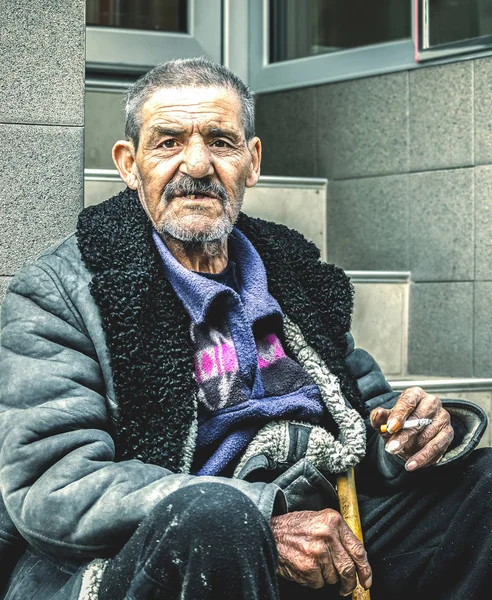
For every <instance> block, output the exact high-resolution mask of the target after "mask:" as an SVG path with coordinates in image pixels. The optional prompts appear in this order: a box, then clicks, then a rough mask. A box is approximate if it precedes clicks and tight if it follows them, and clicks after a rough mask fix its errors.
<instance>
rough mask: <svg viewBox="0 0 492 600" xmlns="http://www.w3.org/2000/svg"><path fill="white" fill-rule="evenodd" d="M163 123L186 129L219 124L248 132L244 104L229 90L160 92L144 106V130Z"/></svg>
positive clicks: (171, 89)
mask: <svg viewBox="0 0 492 600" xmlns="http://www.w3.org/2000/svg"><path fill="white" fill-rule="evenodd" d="M159 122H161V123H167V124H176V125H181V126H183V127H189V126H192V125H193V124H196V125H198V126H200V125H206V124H209V123H215V124H217V125H227V126H228V127H229V128H231V127H233V128H235V129H237V130H238V132H244V123H243V115H242V107H241V101H240V98H239V96H238V94H237V92H236V91H235V90H234V89H232V88H229V87H178V88H176V87H173V88H160V89H158V90H156V91H155V92H154V93H153V94H152V95H151V96H150V97H149V98H148V99H147V100H146V101H145V103H144V104H143V106H142V110H141V114H140V123H141V130H142V131H143V130H148V129H149V128H151V127H152V126H153V125H154V124H156V123H159Z"/></svg>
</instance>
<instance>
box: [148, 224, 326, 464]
mask: <svg viewBox="0 0 492 600" xmlns="http://www.w3.org/2000/svg"><path fill="white" fill-rule="evenodd" d="M153 239H154V242H155V244H156V247H157V249H158V251H159V254H160V256H161V258H162V262H163V268H164V273H165V276H166V277H167V279H168V280H169V281H170V282H171V284H172V286H173V288H174V289H175V291H176V293H177V295H178V297H179V298H180V299H181V301H182V302H183V304H184V306H185V308H186V310H187V311H188V313H189V315H190V319H191V332H190V333H191V339H192V340H193V344H194V365H195V377H196V381H197V383H198V386H199V392H198V398H199V402H200V404H199V419H198V435H197V445H196V452H195V456H194V461H193V466H192V472H195V473H197V474H199V475H218V474H221V475H224V474H225V475H227V474H230V473H231V472H232V469H233V467H234V464H235V462H237V458H238V457H239V455H240V454H242V453H243V452H244V450H245V448H246V447H247V446H248V444H249V443H250V442H251V440H252V439H253V438H254V436H255V435H256V433H257V432H258V430H259V429H260V428H261V427H263V426H264V425H265V424H266V423H268V422H270V421H272V420H275V419H295V420H302V421H307V422H310V423H322V422H323V416H324V408H323V403H322V401H321V398H320V392H319V389H318V387H317V385H316V384H315V383H314V381H313V380H312V378H311V377H310V376H309V374H308V373H307V372H306V371H305V370H304V369H303V368H302V366H301V365H300V364H299V363H297V362H296V361H295V360H293V359H292V358H290V357H289V356H288V355H287V354H286V352H285V349H284V345H283V343H282V339H283V314H282V311H281V309H280V306H279V305H278V302H277V301H276V300H275V299H274V298H273V297H272V296H271V294H270V293H269V291H268V285H267V279H266V274H265V268H264V266H263V263H262V261H261V259H260V257H259V255H258V253H257V252H256V250H255V249H254V247H253V246H252V244H251V243H250V242H249V241H248V239H247V238H246V237H245V236H244V235H243V234H242V233H241V232H240V231H238V230H237V229H235V230H234V232H233V234H232V236H231V238H230V242H229V252H230V257H231V262H230V263H229V267H228V269H227V270H226V272H225V273H223V274H221V275H219V276H212V277H204V276H202V275H200V274H198V273H194V272H192V271H190V270H188V269H186V268H184V267H183V266H182V265H180V263H179V262H178V261H177V260H176V259H175V258H174V257H173V256H172V254H171V253H170V252H169V250H168V249H167V247H166V245H165V244H164V243H163V241H162V240H161V238H160V237H159V236H158V234H157V233H155V232H154V234H153Z"/></svg>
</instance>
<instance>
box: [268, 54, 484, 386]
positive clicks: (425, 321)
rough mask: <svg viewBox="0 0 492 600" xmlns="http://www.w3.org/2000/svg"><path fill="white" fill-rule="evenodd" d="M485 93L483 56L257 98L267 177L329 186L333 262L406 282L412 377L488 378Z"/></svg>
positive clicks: (328, 216)
mask: <svg viewBox="0 0 492 600" xmlns="http://www.w3.org/2000/svg"><path fill="white" fill-rule="evenodd" d="M491 82H492V58H482V59H477V60H466V61H462V62H456V63H450V64H446V65H440V66H432V67H425V68H419V69H416V70H412V71H409V72H401V73H395V74H390V75H383V76H378V77H371V78H367V79H360V80H354V81H347V82H340V83H334V84H326V85H321V86H318V87H310V88H305V89H297V90H292V91H283V92H277V93H272V94H263V95H260V96H259V97H258V98H257V114H258V117H257V132H258V135H259V136H260V137H261V138H262V141H263V144H264V160H263V173H264V174H266V175H296V176H311V177H326V178H328V180H329V186H328V196H329V201H328V209H327V218H328V224H327V232H328V239H327V252H328V260H329V261H331V262H335V263H337V264H339V265H340V266H342V267H344V268H345V269H348V270H403V271H411V273H412V281H413V283H412V287H411V292H410V324H409V348H408V365H409V367H408V368H409V373H411V374H412V373H414V374H422V375H424V374H429V375H439V376H459V377H472V376H475V377H492V353H491V352H490V348H491V347H492V301H491V298H492V83H491ZM382 318H384V315H383V316H382ZM376 335H377V332H376Z"/></svg>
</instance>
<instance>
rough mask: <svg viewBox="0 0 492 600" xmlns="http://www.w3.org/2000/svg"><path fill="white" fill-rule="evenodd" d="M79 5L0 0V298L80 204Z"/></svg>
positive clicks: (71, 0)
mask: <svg viewBox="0 0 492 600" xmlns="http://www.w3.org/2000/svg"><path fill="white" fill-rule="evenodd" d="M84 74H85V0H64V2H60V1H59V0H16V1H15V2H12V1H11V0H0V173H1V179H0V299H1V298H3V294H4V292H5V289H6V287H7V285H8V282H9V280H10V278H11V277H12V275H13V274H14V273H15V272H16V271H17V270H18V268H19V267H20V266H21V265H22V264H23V263H24V262H25V261H26V260H28V259H29V258H30V257H32V256H34V255H36V254H38V253H39V252H41V251H42V250H44V249H45V248H47V247H49V246H50V245H52V244H53V243H54V242H56V241H57V240H58V239H60V238H63V237H64V236H65V235H67V234H68V233H70V232H71V231H73V229H74V227H75V223H76V218H77V214H78V213H79V211H80V210H81V208H82V205H83V164H84V163H83V160H84V157H83V150H84V148H83V144H84Z"/></svg>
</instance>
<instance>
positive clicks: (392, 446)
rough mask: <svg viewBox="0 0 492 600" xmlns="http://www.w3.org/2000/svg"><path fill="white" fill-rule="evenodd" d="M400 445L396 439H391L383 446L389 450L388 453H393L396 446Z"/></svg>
mask: <svg viewBox="0 0 492 600" xmlns="http://www.w3.org/2000/svg"><path fill="white" fill-rule="evenodd" d="M399 447H400V442H398V441H397V440H391V442H388V443H387V444H386V446H385V448H384V449H385V450H386V452H389V453H390V454H394V453H395V452H396V451H397V450H398V448H399Z"/></svg>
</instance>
